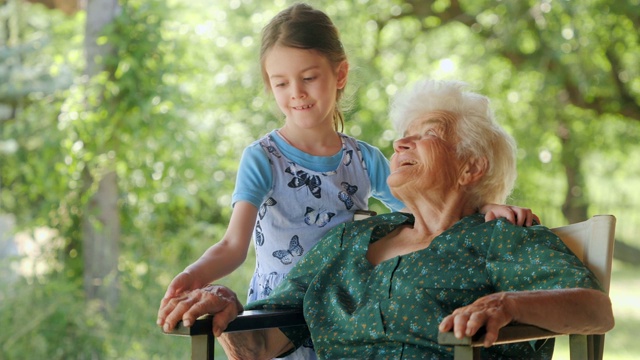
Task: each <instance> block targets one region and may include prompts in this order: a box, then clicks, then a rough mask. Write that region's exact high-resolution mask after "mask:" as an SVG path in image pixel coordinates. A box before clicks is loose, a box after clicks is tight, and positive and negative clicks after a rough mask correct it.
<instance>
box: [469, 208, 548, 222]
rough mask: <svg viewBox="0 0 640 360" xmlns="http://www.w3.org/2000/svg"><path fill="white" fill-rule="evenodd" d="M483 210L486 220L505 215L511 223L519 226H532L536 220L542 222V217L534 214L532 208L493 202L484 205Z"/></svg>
mask: <svg viewBox="0 0 640 360" xmlns="http://www.w3.org/2000/svg"><path fill="white" fill-rule="evenodd" d="M481 211H484V220H485V221H491V220H494V219H497V218H501V217H503V218H505V219H507V221H509V222H510V223H512V224H514V225H518V226H531V225H533V222H534V221H535V222H537V223H538V224H541V222H540V218H539V217H538V215H536V214H534V213H533V211H531V209H527V208H523V207H519V206H511V205H493V204H492V205H485V206H483V207H482V209H481Z"/></svg>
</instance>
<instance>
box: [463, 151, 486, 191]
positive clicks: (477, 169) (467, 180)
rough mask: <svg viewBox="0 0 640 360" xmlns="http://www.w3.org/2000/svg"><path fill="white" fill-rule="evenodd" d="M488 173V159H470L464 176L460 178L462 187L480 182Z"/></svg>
mask: <svg viewBox="0 0 640 360" xmlns="http://www.w3.org/2000/svg"><path fill="white" fill-rule="evenodd" d="M486 171H487V158H485V157H479V158H472V159H469V160H468V161H467V163H466V165H465V166H464V169H463V171H462V176H460V181H459V182H460V185H469V184H473V183H474V182H476V181H478V180H480V178H482V176H484V174H485V172H486Z"/></svg>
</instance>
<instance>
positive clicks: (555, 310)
mask: <svg viewBox="0 0 640 360" xmlns="http://www.w3.org/2000/svg"><path fill="white" fill-rule="evenodd" d="M512 322H517V323H522V324H530V325H535V326H538V327H541V328H544V329H547V330H550V331H553V332H557V333H564V334H567V333H572V334H603V333H605V332H607V331H609V330H610V329H612V328H613V325H614V319H613V311H612V309H611V300H610V299H609V297H608V296H607V295H606V294H605V293H603V292H601V291H599V290H592V289H558V290H539V291H515V292H500V293H495V294H491V295H488V296H484V297H482V298H480V299H478V300H476V301H475V302H474V303H472V304H470V305H468V306H464V307H461V308H459V309H456V310H455V311H454V312H453V313H452V314H451V315H449V316H447V317H445V318H444V320H443V321H442V322H441V323H440V326H439V330H440V331H441V332H447V331H451V330H453V332H454V334H455V336H456V337H457V338H462V337H463V336H471V335H474V334H475V333H476V332H477V331H478V330H479V329H480V328H481V327H483V326H484V327H485V328H486V331H487V334H486V340H485V344H484V346H487V347H488V346H491V345H492V344H493V343H494V342H495V341H496V339H497V337H498V331H499V330H500V328H502V327H504V326H506V325H507V324H509V323H512Z"/></svg>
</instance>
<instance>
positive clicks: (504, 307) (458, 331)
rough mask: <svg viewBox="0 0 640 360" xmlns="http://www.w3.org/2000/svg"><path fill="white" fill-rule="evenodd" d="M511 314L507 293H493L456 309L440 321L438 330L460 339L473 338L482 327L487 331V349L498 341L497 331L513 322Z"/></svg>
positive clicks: (512, 306)
mask: <svg viewBox="0 0 640 360" xmlns="http://www.w3.org/2000/svg"><path fill="white" fill-rule="evenodd" d="M513 312H514V304H513V303H512V302H510V301H508V297H507V293H495V294H491V295H487V296H484V297H481V298H479V299H478V300H476V301H475V302H473V303H472V304H470V305H467V306H464V307H461V308H458V309H456V310H455V311H454V312H453V313H452V314H451V315H449V316H447V317H445V318H444V319H443V320H442V322H441V323H440V326H439V327H438V330H440V332H447V331H452V330H453V333H454V335H455V336H456V337H457V338H458V339H461V338H462V337H464V336H473V335H474V334H475V333H476V332H477V331H478V330H479V329H480V328H481V327H483V326H484V327H485V328H486V331H487V332H486V335H485V341H484V346H485V347H489V346H491V345H493V343H494V342H495V341H496V340H497V339H498V332H499V330H500V329H501V328H503V327H504V326H506V325H507V324H509V323H510V322H512V321H513V320H514V318H515V316H514V315H513Z"/></svg>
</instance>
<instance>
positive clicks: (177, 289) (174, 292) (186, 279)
mask: <svg viewBox="0 0 640 360" xmlns="http://www.w3.org/2000/svg"><path fill="white" fill-rule="evenodd" d="M196 288H198V286H196V284H195V281H194V279H193V276H192V275H191V274H189V273H187V272H181V273H180V274H178V275H176V277H174V278H173V280H171V283H170V284H169V287H167V291H166V292H165V293H164V297H163V298H162V300H161V301H160V308H159V309H158V319H159V318H160V310H162V308H164V307H165V305H167V302H169V300H171V299H173V298H175V297H178V296H180V295H182V294H184V293H185V292H187V291H191V290H193V289H196ZM158 325H161V324H160V323H158Z"/></svg>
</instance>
